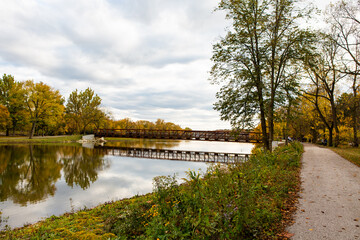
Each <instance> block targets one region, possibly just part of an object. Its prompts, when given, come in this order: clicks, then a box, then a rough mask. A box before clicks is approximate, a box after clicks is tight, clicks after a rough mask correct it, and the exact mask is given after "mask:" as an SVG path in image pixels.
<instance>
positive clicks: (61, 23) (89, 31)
mask: <svg viewBox="0 0 360 240" xmlns="http://www.w3.org/2000/svg"><path fill="white" fill-rule="evenodd" d="M328 2H329V0H322V1H316V3H317V4H318V6H319V7H320V8H323V7H324V6H325V5H326V4H327V3H328ZM217 3H218V0H90V1H89V0H76V1H73V0H1V2H0V33H1V34H0V74H1V75H3V74H4V73H6V74H11V75H13V76H14V77H15V79H16V80H18V81H24V80H28V79H33V80H34V81H36V82H39V81H42V82H45V83H47V84H48V85H50V86H52V87H53V88H55V89H58V90H60V92H61V94H62V95H63V96H64V97H65V98H67V97H68V96H69V94H70V93H71V92H72V91H73V90H75V89H78V90H84V89H86V88H87V87H91V88H92V89H93V90H95V92H96V93H97V94H98V95H99V96H100V97H101V98H102V99H103V106H104V107H105V108H107V109H108V110H109V111H110V112H112V114H113V116H114V118H115V119H121V118H124V117H130V118H132V119H134V120H140V119H144V120H150V121H154V120H156V119H157V118H162V119H165V120H166V121H172V122H175V123H177V124H180V125H181V126H182V127H186V126H188V127H191V128H193V129H199V130H200V129H206V130H214V129H221V128H229V124H228V123H226V122H222V121H220V118H219V114H218V112H216V111H214V110H213V109H212V107H213V103H214V102H215V93H216V92H217V90H218V89H219V86H216V85H215V86H214V85H211V84H210V83H209V81H208V78H209V70H210V68H211V61H210V58H211V55H212V44H214V43H216V42H217V40H219V38H220V36H224V33H225V28H226V26H228V25H229V22H226V20H225V18H224V13H221V12H213V10H214V8H215V7H216V5H217Z"/></svg>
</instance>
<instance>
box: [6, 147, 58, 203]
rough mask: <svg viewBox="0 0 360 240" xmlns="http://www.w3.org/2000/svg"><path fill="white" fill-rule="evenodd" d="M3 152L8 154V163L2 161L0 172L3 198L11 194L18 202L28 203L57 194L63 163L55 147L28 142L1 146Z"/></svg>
mask: <svg viewBox="0 0 360 240" xmlns="http://www.w3.org/2000/svg"><path fill="white" fill-rule="evenodd" d="M0 152H1V154H2V155H3V154H6V155H8V157H7V158H6V162H7V164H6V167H5V166H3V165H2V166H1V169H2V172H1V173H0V175H1V179H2V185H1V194H0V195H1V200H2V201H4V200H6V199H8V198H12V199H13V201H14V202H15V203H19V204H21V205H26V204H27V203H28V202H30V203H34V202H37V201H39V200H42V199H44V198H46V197H47V196H48V195H51V196H52V195H54V193H55V190H56V188H55V183H56V181H57V180H58V179H59V178H60V176H61V175H60V170H61V167H62V166H61V163H59V162H58V161H57V155H56V151H54V150H53V149H52V148H48V147H43V146H32V145H28V146H21V147H17V146H5V147H3V146H2V147H1V151H0ZM1 159H3V158H1ZM2 163H3V162H2Z"/></svg>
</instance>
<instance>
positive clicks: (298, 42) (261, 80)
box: [211, 0, 313, 149]
mask: <svg viewBox="0 0 360 240" xmlns="http://www.w3.org/2000/svg"><path fill="white" fill-rule="evenodd" d="M295 3H296V1H293V0H263V1H257V0H222V1H221V2H220V3H219V6H218V10H223V11H226V13H227V15H226V17H227V18H228V19H231V20H232V27H231V29H230V30H229V31H228V33H227V35H226V36H225V37H224V38H222V39H221V40H220V41H219V42H218V43H217V44H215V45H214V46H213V57H212V61H213V62H214V65H213V67H212V70H211V80H212V82H213V83H222V84H223V86H222V88H221V89H220V91H219V92H218V93H217V95H216V97H217V98H218V102H217V103H215V109H216V110H218V111H220V115H221V118H222V119H223V120H230V122H231V124H232V125H233V126H234V127H238V128H246V127H251V126H252V125H253V121H254V118H255V117H256V115H257V114H259V118H260V124H261V130H262V136H263V137H262V140H263V142H264V146H265V147H266V148H267V149H270V148H271V142H272V140H273V138H274V137H273V134H274V129H273V126H274V123H273V121H274V110H275V107H276V106H278V105H280V104H282V103H283V102H284V101H285V100H284V99H285V97H286V94H285V92H284V91H283V89H284V87H285V84H287V85H288V86H289V84H290V82H289V79H290V78H289V76H290V75H292V74H293V71H294V69H295V68H294V67H293V66H294V64H293V63H294V62H295V61H296V60H299V59H301V57H302V55H303V53H304V52H306V51H307V49H308V48H310V47H311V43H312V41H313V35H312V34H311V33H310V32H308V31H305V30H302V29H300V28H299V27H298V25H297V21H298V20H299V19H302V18H305V17H306V16H307V14H308V12H306V11H304V9H297V8H296V6H295ZM292 82H293V81H292Z"/></svg>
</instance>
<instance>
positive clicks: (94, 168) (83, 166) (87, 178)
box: [60, 147, 110, 189]
mask: <svg viewBox="0 0 360 240" xmlns="http://www.w3.org/2000/svg"><path fill="white" fill-rule="evenodd" d="M62 154H63V156H62V157H61V158H60V162H61V163H62V164H63V172H64V178H65V180H66V183H67V184H68V185H69V186H71V187H74V184H75V185H78V186H80V187H81V188H82V189H86V188H88V187H89V186H90V184H91V183H93V182H95V181H96V180H97V178H98V172H99V171H101V170H104V169H106V168H108V167H109V166H110V164H109V162H108V161H106V160H104V156H105V152H100V151H99V152H97V153H96V154H94V151H93V150H92V149H88V148H83V147H63V149H62Z"/></svg>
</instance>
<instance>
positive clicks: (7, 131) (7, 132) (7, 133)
mask: <svg viewBox="0 0 360 240" xmlns="http://www.w3.org/2000/svg"><path fill="white" fill-rule="evenodd" d="M6 136H7V137H8V136H10V129H9V128H6Z"/></svg>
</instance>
